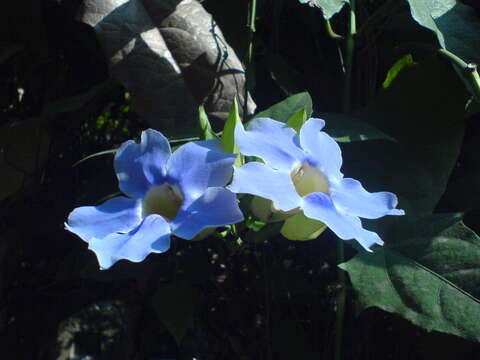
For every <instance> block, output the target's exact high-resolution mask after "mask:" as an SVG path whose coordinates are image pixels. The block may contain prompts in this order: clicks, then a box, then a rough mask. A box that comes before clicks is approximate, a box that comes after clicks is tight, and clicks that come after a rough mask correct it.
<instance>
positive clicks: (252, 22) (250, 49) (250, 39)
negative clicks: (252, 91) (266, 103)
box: [243, 0, 257, 122]
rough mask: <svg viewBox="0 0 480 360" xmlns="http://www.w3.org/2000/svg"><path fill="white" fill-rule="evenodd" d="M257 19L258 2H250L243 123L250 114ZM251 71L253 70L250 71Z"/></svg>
mask: <svg viewBox="0 0 480 360" xmlns="http://www.w3.org/2000/svg"><path fill="white" fill-rule="evenodd" d="M256 17H257V0H250V3H249V6H248V20H247V27H248V30H249V31H248V50H247V59H246V63H245V93H244V99H243V121H244V122H246V121H247V113H248V86H247V84H248V80H249V79H248V77H249V76H250V71H249V68H250V66H251V65H252V59H253V37H254V34H255V31H256V29H255V18H256ZM250 70H251V69H250Z"/></svg>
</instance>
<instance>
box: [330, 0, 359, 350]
mask: <svg viewBox="0 0 480 360" xmlns="http://www.w3.org/2000/svg"><path fill="white" fill-rule="evenodd" d="M356 32H357V22H356V18H355V0H350V11H349V21H348V34H347V40H346V60H345V87H344V93H343V112H344V113H348V112H349V111H350V108H351V89H352V64H353V52H354V49H355V39H354V36H355V34H356ZM337 244H338V245H337V261H338V264H341V263H343V262H344V261H345V250H344V243H343V241H342V240H339V241H338V243H337ZM337 278H338V284H339V290H338V293H337V298H336V300H337V301H336V310H337V311H336V315H335V316H336V318H335V356H334V358H335V360H341V359H342V357H343V325H344V318H345V304H346V300H347V290H346V278H345V272H344V271H343V270H342V269H340V268H337Z"/></svg>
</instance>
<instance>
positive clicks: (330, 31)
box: [325, 20, 343, 40]
mask: <svg viewBox="0 0 480 360" xmlns="http://www.w3.org/2000/svg"><path fill="white" fill-rule="evenodd" d="M325 29H326V30H327V34H328V36H330V37H331V38H332V39H334V40H342V39H343V36H342V35H339V34H337V33H336V32H335V31H334V30H333V28H332V23H331V22H330V20H325Z"/></svg>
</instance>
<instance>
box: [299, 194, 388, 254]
mask: <svg viewBox="0 0 480 360" xmlns="http://www.w3.org/2000/svg"><path fill="white" fill-rule="evenodd" d="M303 201H304V204H303V212H304V214H305V216H307V217H309V218H311V219H315V220H319V221H321V222H323V223H324V224H325V225H327V226H328V227H329V228H330V229H331V230H332V231H333V232H334V233H335V234H336V235H337V236H338V237H339V238H340V239H343V240H350V239H356V240H357V241H358V242H359V243H360V244H361V245H362V246H363V247H364V248H365V249H366V250H367V251H371V250H370V247H371V246H372V245H373V244H379V245H383V241H382V239H380V237H379V236H378V235H377V234H376V233H374V232H372V231H368V230H365V229H364V228H362V223H361V222H360V219H359V218H358V217H356V216H353V215H348V214H343V213H340V212H339V211H338V210H337V209H336V208H335V205H334V204H333V202H332V200H331V199H330V197H329V196H328V195H327V194H324V193H320V192H317V193H312V194H309V195H307V196H305V197H304V198H303Z"/></svg>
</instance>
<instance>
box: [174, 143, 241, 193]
mask: <svg viewBox="0 0 480 360" xmlns="http://www.w3.org/2000/svg"><path fill="white" fill-rule="evenodd" d="M218 146H219V142H218V141H217V140H208V141H196V142H191V143H188V144H185V145H183V146H182V147H180V148H179V149H177V150H176V151H175V152H174V153H173V155H172V156H171V158H170V161H169V162H168V177H169V178H171V179H172V180H173V181H174V182H175V183H176V184H178V185H179V186H180V188H181V189H182V192H183V194H184V196H185V201H187V202H191V201H194V200H195V199H197V198H198V197H199V196H201V195H202V194H203V192H204V191H205V190H206V189H207V188H208V187H217V186H225V185H226V184H227V182H228V181H230V179H231V177H232V173H233V163H234V162H235V158H236V155H234V154H227V153H224V152H220V151H217V150H216V149H218Z"/></svg>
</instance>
